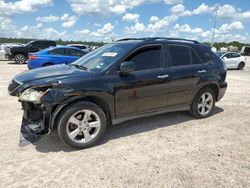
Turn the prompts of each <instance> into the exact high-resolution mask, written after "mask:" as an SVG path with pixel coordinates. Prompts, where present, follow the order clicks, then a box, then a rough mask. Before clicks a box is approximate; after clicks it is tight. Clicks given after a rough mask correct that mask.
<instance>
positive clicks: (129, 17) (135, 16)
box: [122, 13, 140, 22]
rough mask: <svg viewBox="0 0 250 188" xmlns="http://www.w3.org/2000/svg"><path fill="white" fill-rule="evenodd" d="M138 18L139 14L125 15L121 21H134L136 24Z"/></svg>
mask: <svg viewBox="0 0 250 188" xmlns="http://www.w3.org/2000/svg"><path fill="white" fill-rule="evenodd" d="M139 18H140V15H139V14H131V13H126V14H125V15H124V16H123V17H122V20H124V21H134V22H138V21H139Z"/></svg>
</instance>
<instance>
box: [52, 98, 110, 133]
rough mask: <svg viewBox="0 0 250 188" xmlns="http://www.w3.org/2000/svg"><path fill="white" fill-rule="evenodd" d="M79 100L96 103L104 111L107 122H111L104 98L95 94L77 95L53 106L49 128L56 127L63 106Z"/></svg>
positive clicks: (65, 106) (53, 128)
mask: <svg viewBox="0 0 250 188" xmlns="http://www.w3.org/2000/svg"><path fill="white" fill-rule="evenodd" d="M80 101H88V102H92V103H94V104H96V105H97V106H99V107H100V108H101V109H102V110H103V112H104V113H105V115H106V118H107V123H108V124H110V123H111V122H112V115H111V110H110V108H109V106H108V104H107V103H106V102H105V100H104V99H102V98H100V97H97V96H79V97H73V98H70V99H68V100H66V101H64V102H63V103H62V104H59V105H58V106H56V107H55V108H54V110H53V113H52V117H51V121H50V125H49V127H50V129H51V130H55V129H56V128H57V124H58V120H59V119H58V118H59V117H60V115H61V113H62V112H63V110H64V109H65V108H67V107H69V106H71V105H73V104H75V103H77V102H80Z"/></svg>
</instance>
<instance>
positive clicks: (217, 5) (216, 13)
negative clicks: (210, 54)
mask: <svg viewBox="0 0 250 188" xmlns="http://www.w3.org/2000/svg"><path fill="white" fill-rule="evenodd" d="M219 2H220V0H217V3H216V9H215V19H214V29H213V33H212V46H213V45H214V38H215V29H216V24H217V17H218V10H219Z"/></svg>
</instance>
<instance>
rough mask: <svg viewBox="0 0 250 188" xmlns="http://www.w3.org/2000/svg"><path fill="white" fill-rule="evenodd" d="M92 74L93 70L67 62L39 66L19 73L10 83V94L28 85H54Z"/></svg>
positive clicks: (18, 91) (13, 94) (16, 93)
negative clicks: (66, 63) (67, 63)
mask: <svg viewBox="0 0 250 188" xmlns="http://www.w3.org/2000/svg"><path fill="white" fill-rule="evenodd" d="M92 74H93V72H89V71H85V70H81V69H79V68H76V67H74V66H69V65H65V64H63V65H53V66H49V67H43V68H38V69H34V70H30V71H26V72H23V73H21V74H18V75H17V76H16V77H15V78H14V79H13V80H12V81H11V83H10V84H9V87H8V91H9V94H10V95H12V96H16V95H18V93H20V92H22V91H23V90H24V89H26V88H28V87H32V86H41V85H53V84H58V83H59V82H62V83H63V82H64V80H68V79H70V80H71V81H73V80H77V79H83V78H87V77H89V76H90V75H92Z"/></svg>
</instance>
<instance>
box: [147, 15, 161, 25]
mask: <svg viewBox="0 0 250 188" xmlns="http://www.w3.org/2000/svg"><path fill="white" fill-rule="evenodd" d="M158 21H159V18H158V17H157V16H151V17H150V19H149V22H150V23H152V24H154V23H156V22H158Z"/></svg>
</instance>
